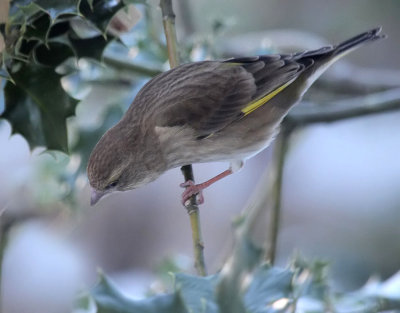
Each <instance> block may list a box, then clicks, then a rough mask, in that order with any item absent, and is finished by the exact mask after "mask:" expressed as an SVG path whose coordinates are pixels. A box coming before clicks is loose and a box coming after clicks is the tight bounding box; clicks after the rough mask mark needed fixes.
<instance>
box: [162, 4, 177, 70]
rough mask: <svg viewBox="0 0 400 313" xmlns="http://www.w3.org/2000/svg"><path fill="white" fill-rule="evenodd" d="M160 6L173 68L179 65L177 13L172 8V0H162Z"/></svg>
mask: <svg viewBox="0 0 400 313" xmlns="http://www.w3.org/2000/svg"><path fill="white" fill-rule="evenodd" d="M160 7H161V12H162V18H163V25H164V33H165V38H166V40H167V50H168V59H169V65H170V66H171V68H174V67H176V66H178V65H179V56H178V49H177V39H176V30H175V13H174V11H173V9H172V0H161V1H160Z"/></svg>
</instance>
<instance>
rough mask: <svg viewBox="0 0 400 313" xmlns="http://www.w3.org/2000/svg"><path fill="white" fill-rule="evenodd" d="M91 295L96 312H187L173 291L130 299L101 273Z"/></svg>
mask: <svg viewBox="0 0 400 313" xmlns="http://www.w3.org/2000/svg"><path fill="white" fill-rule="evenodd" d="M92 297H93V299H94V301H95V303H96V305H97V312H98V313H187V311H185V309H184V307H183V305H182V303H181V301H180V299H179V297H178V296H177V294H175V293H174V294H167V295H160V296H156V297H152V298H148V299H145V300H139V301H135V300H131V299H128V298H126V297H125V296H123V295H122V294H121V293H120V292H119V291H118V290H117V288H116V287H115V286H114V284H112V283H111V281H110V280H109V279H108V278H107V277H106V276H104V275H103V274H101V275H100V282H99V283H98V284H97V285H96V287H95V288H94V289H93V291H92Z"/></svg>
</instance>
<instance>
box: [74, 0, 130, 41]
mask: <svg viewBox="0 0 400 313" xmlns="http://www.w3.org/2000/svg"><path fill="white" fill-rule="evenodd" d="M92 5H93V7H92V8H91V7H90V4H89V3H87V2H82V3H81V5H80V11H81V13H82V15H83V16H84V17H85V18H86V19H87V20H89V21H90V22H91V23H92V24H93V25H94V26H95V27H96V28H97V29H99V30H100V31H101V33H102V34H103V36H104V37H106V30H107V27H108V25H109V24H110V21H111V19H112V18H113V16H114V15H115V14H117V12H118V11H119V10H120V9H122V8H123V7H124V3H123V2H122V1H109V0H98V1H94V2H93V3H92Z"/></svg>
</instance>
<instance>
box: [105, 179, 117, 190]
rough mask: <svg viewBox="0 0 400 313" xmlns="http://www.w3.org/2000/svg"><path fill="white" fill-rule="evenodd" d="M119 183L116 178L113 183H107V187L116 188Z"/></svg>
mask: <svg viewBox="0 0 400 313" xmlns="http://www.w3.org/2000/svg"><path fill="white" fill-rule="evenodd" d="M117 185H118V180H114V181H113V182H112V183H110V184H108V185H107V187H106V189H111V188H114V187H115V186H117Z"/></svg>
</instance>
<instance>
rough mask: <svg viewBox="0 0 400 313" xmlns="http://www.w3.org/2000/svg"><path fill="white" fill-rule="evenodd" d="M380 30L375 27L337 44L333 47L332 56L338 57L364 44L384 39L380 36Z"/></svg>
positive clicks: (384, 36)
mask: <svg viewBox="0 0 400 313" xmlns="http://www.w3.org/2000/svg"><path fill="white" fill-rule="evenodd" d="M381 30H382V27H377V28H374V29H371V30H370V31H367V32H365V33H362V34H360V35H357V36H355V37H353V38H350V39H348V40H346V41H344V42H342V43H340V44H338V45H337V46H336V47H334V54H335V55H340V54H343V53H347V52H349V51H352V50H353V49H355V48H357V47H358V46H360V45H362V44H364V43H367V42H372V41H375V40H378V39H383V38H386V35H380V32H381Z"/></svg>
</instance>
